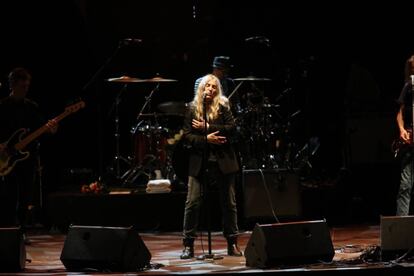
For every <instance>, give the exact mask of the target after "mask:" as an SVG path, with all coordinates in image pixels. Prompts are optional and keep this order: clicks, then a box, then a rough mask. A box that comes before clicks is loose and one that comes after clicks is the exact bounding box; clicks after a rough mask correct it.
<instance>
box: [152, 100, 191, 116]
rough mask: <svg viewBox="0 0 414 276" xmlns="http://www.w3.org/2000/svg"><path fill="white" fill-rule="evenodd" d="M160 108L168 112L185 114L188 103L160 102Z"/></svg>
mask: <svg viewBox="0 0 414 276" xmlns="http://www.w3.org/2000/svg"><path fill="white" fill-rule="evenodd" d="M157 107H158V109H159V110H160V111H161V112H164V113H167V114H184V113H185V111H186V109H187V104H186V103H184V102H164V103H160V104H159V105H158V106H157Z"/></svg>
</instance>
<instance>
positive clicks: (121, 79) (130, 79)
mask: <svg viewBox="0 0 414 276" xmlns="http://www.w3.org/2000/svg"><path fill="white" fill-rule="evenodd" d="M106 81H108V82H120V83H137V82H155V83H160V82H175V81H177V80H174V79H165V78H162V77H160V76H156V77H153V78H150V79H139V78H133V77H130V76H121V77H117V78H109V79H106Z"/></svg>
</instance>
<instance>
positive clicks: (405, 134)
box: [400, 129, 411, 143]
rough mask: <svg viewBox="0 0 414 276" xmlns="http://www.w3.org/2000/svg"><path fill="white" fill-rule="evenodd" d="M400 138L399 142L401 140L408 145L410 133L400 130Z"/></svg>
mask: <svg viewBox="0 0 414 276" xmlns="http://www.w3.org/2000/svg"><path fill="white" fill-rule="evenodd" d="M400 138H401V140H403V141H404V142H406V143H410V142H411V134H410V132H408V131H407V130H405V129H401V131H400Z"/></svg>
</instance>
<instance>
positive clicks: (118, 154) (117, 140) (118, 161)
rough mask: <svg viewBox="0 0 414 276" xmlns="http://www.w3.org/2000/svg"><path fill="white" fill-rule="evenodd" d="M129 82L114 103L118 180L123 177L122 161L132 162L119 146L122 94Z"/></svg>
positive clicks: (116, 176)
mask: <svg viewBox="0 0 414 276" xmlns="http://www.w3.org/2000/svg"><path fill="white" fill-rule="evenodd" d="M127 86H128V85H127V84H125V85H124V86H123V87H122V88H121V90H120V91H119V93H118V95H117V96H116V98H115V104H114V114H115V119H114V122H115V130H114V131H115V133H114V137H115V157H114V162H115V178H116V179H117V180H119V179H120V178H121V165H120V161H121V160H122V161H124V162H125V163H127V164H128V165H129V164H130V161H129V160H128V159H126V158H125V157H122V156H121V154H120V147H119V143H120V138H121V134H120V130H119V103H120V102H121V98H122V94H123V93H124V91H125V90H126V89H127Z"/></svg>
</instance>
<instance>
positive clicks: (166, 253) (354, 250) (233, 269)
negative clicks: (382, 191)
mask: <svg viewBox="0 0 414 276" xmlns="http://www.w3.org/2000/svg"><path fill="white" fill-rule="evenodd" d="M379 232H380V228H379V226H378V225H357V226H347V227H333V228H330V233H331V238H332V242H333V245H334V248H335V256H334V259H333V262H332V263H325V264H312V265H306V266H294V267H272V268H266V269H258V268H251V267H246V260H245V257H230V256H227V255H225V254H226V242H225V239H224V238H223V237H222V235H221V233H219V232H213V233H212V249H213V253H214V254H216V255H222V256H223V257H224V258H223V259H221V260H210V259H207V260H197V259H191V260H180V258H179V255H180V253H181V250H182V244H181V241H182V240H181V234H180V233H179V232H140V233H139V234H140V236H141V238H142V240H143V241H144V243H145V245H146V246H147V248H148V249H149V251H150V252H151V255H152V259H151V268H149V269H147V270H145V271H143V272H129V273H120V272H119V273H118V272H106V273H103V272H67V271H66V269H65V267H64V265H63V264H62V262H61V261H60V254H61V251H62V248H63V244H64V241H65V237H66V236H65V235H64V234H62V233H52V232H50V231H48V232H46V233H44V232H43V233H42V232H39V230H37V231H35V232H33V231H32V232H28V235H27V236H28V238H29V241H30V243H28V244H27V245H26V251H27V259H28V260H30V262H27V264H26V268H25V270H24V271H22V272H18V273H14V274H11V273H0V275H168V274H180V275H201V274H214V275H220V274H222V275H232V274H243V275H258V274H268V275H269V274H275V275H282V274H283V273H286V274H287V273H288V274H289V275H299V274H305V273H307V275H309V274H313V275H315V274H317V275H319V274H323V275H332V274H338V275H339V274H341V275H348V274H349V275H351V273H352V275H356V274H358V275H361V274H366V273H370V274H369V275H402V274H407V275H408V274H410V275H413V271H414V263H410V262H408V261H406V260H404V261H401V262H379V261H375V260H372V261H370V260H369V258H367V256H369V255H368V254H366V253H367V252H370V250H371V249H373V248H376V247H378V245H379V243H380V240H379V235H380V233H379ZM250 235H251V232H250V231H249V232H243V233H241V235H240V238H239V245H240V247H241V249H243V250H244V249H245V248H246V244H247V242H248V240H249V238H250ZM202 244H203V246H204V249H205V253H207V251H208V248H207V235H206V234H205V233H204V236H203V239H202V240H201V239H200V238H199V239H198V240H196V243H195V250H196V255H201V254H203V251H202ZM362 256H366V258H362Z"/></svg>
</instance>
